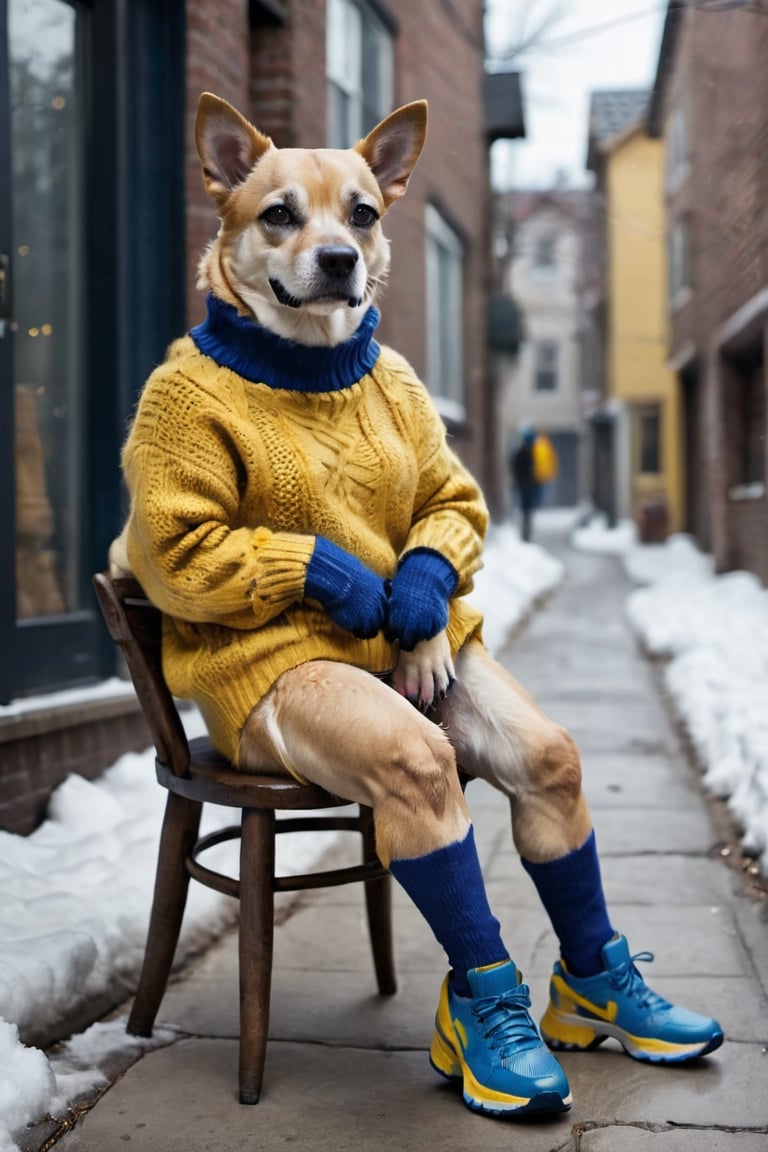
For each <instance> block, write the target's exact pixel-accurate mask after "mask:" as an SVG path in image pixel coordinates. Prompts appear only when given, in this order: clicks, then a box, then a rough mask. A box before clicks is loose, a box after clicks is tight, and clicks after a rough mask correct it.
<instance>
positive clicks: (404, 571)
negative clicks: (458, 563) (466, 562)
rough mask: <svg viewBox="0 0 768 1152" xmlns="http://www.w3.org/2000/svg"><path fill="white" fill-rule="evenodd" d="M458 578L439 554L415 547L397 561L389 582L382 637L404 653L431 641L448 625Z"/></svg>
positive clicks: (451, 567)
mask: <svg viewBox="0 0 768 1152" xmlns="http://www.w3.org/2000/svg"><path fill="white" fill-rule="evenodd" d="M458 582H459V575H458V573H457V571H456V569H455V568H454V567H453V565H452V564H451V563H449V561H448V560H446V559H445V557H444V556H442V555H441V554H440V553H439V552H433V551H432V550H431V549H429V548H414V549H413V551H412V552H406V554H405V556H404V557H403V558H402V560H401V561H400V564H399V567H398V569H397V574H396V575H395V578H394V580H393V581H392V591H391V593H390V596H389V608H388V611H387V625H386V628H385V635H386V637H387V639H388V640H390V641H391V640H398V641H399V642H400V647H401V648H403V649H404V650H405V651H406V652H412V651H413V649H414V648H415V647H416V645H417V644H419V643H420V642H421V641H422V640H431V639H432V637H433V636H436V635H437V633H438V632H442V630H443V628H445V626H446V625H447V623H448V601H449V600H450V598H451V596H452V595H453V593H454V591H455V589H456V585H457V584H458Z"/></svg>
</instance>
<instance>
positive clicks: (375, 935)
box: [360, 804, 397, 996]
mask: <svg viewBox="0 0 768 1152" xmlns="http://www.w3.org/2000/svg"><path fill="white" fill-rule="evenodd" d="M360 831H361V832H362V835H363V861H364V862H365V863H368V862H369V861H371V860H377V859H378V857H377V855H376V833H375V829H374V824H373V813H372V812H371V809H370V808H365V807H363V805H362V804H361V805H360ZM365 906H366V911H367V913H368V931H369V934H370V937H371V951H372V952H373V966H374V969H375V972H376V982H377V984H378V986H379V993H380V995H382V996H392V995H394V993H395V992H397V978H396V976H395V958H394V947H393V941H392V877H391V876H390V875H389V874H387V875H386V876H382V877H381V879H379V880H366V882H365Z"/></svg>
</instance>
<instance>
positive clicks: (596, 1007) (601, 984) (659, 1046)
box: [541, 936, 723, 1064]
mask: <svg viewBox="0 0 768 1152" xmlns="http://www.w3.org/2000/svg"><path fill="white" fill-rule="evenodd" d="M635 960H653V954H652V953H651V952H638V953H637V954H636V955H635V956H630V954H629V945H628V944H627V940H626V937H624V936H616V937H614V939H613V940H609V941H608V943H607V944H606V945H605V947H604V948H603V963H604V965H605V967H604V970H603V971H602V972H599V973H598V974H597V975H596V976H587V977H585V978H583V979H582V978H580V977H577V976H572V975H571V974H570V973H569V971H568V969H567V968H566V966H565V964H564V963H563V961H562V960H559V961H558V962H557V963H556V964H555V967H554V971H553V973H552V977H551V980H550V984H549V996H550V1000H549V1007H548V1008H547V1010H546V1012H545V1013H544V1015H543V1017H542V1019H541V1032H542V1035H543V1037H544V1039H545V1040H546V1042H547V1044H549V1046H550V1047H551V1048H557V1049H563V1048H564V1049H567V1050H568V1051H582V1052H583V1051H586V1049H588V1048H597V1046H598V1044H602V1042H603V1041H604V1040H606V1039H607V1038H608V1037H609V1036H613V1037H615V1038H616V1039H617V1040H618V1041H619V1043H620V1044H621V1045H622V1046H623V1048H624V1051H625V1052H627V1053H628V1054H629V1055H630V1056H633V1057H634V1058H635V1060H650V1061H651V1062H652V1063H654V1064H676V1063H680V1062H682V1061H683V1060H693V1059H694V1058H695V1057H697V1056H705V1055H706V1054H707V1053H708V1052H714V1050H715V1049H716V1048H719V1047H720V1045H721V1044H722V1042H723V1030H722V1028H721V1027H720V1025H719V1024H718V1023H717V1021H716V1020H710V1019H709V1018H708V1017H707V1016H698V1015H697V1014H696V1013H695V1012H689V1011H688V1010H687V1009H685V1008H676V1007H675V1005H674V1004H669V1003H668V1002H667V1001H666V1000H664V999H662V997H661V996H658V995H657V994H656V993H655V992H653V991H652V990H651V989H650V988H649V987H648V985H647V984H646V983H645V981H644V980H643V978H642V976H641V975H640V973H639V972H638V970H637V968H636V967H635V963H634V962H635Z"/></svg>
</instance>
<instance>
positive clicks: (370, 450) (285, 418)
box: [123, 313, 487, 760]
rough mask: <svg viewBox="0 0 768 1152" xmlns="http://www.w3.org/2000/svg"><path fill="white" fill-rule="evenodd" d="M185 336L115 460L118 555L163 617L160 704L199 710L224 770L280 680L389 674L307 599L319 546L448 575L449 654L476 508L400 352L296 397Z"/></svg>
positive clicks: (476, 555) (382, 569)
mask: <svg viewBox="0 0 768 1152" xmlns="http://www.w3.org/2000/svg"><path fill="white" fill-rule="evenodd" d="M374 316H375V313H374ZM197 331H198V330H193V333H192V334H191V336H185V337H183V338H182V339H180V340H177V341H176V342H175V343H174V344H173V345H171V347H170V349H169V351H168V355H167V359H166V361H165V362H164V363H163V364H162V365H161V366H160V367H159V368H157V369H156V370H155V371H154V372H153V374H152V376H151V377H150V378H149V380H148V382H147V385H146V387H145V389H144V392H143V394H142V397H141V400H140V403H139V406H138V409H137V413H136V416H135V420H134V423H133V426H132V429H131V431H130V434H129V436H128V440H127V442H126V444H125V447H124V450H123V468H124V473H125V479H126V482H127V485H128V489H129V492H130V496H131V510H130V516H129V520H128V525H127V530H126V545H127V552H128V559H129V561H130V565H131V568H132V570H133V572H134V573H135V575H136V577H137V578H138V579H139V580H140V581H141V583H142V585H143V586H144V589H145V590H146V592H147V594H148V596H149V597H150V599H151V600H152V601H153V602H154V603H155V604H156V605H157V606H158V607H159V608H160V609H161V611H162V612H163V614H164V632H163V663H164V669H165V674H166V677H167V681H168V684H169V687H170V689H171V691H172V692H173V693H174V694H175V695H177V696H180V697H186V698H191V699H192V700H194V701H195V702H196V703H197V704H198V706H199V708H200V711H201V713H202V715H203V717H204V719H205V721H206V724H207V726H208V730H209V732H210V736H211V739H212V741H213V743H214V744H215V745H216V746H217V747H218V748H219V749H220V750H221V751H222V752H223V753H225V754H226V755H227V756H229V757H230V758H231V759H232V760H235V758H236V754H237V746H238V742H239V737H240V732H241V730H242V727H243V724H244V723H245V720H246V719H247V717H248V715H249V713H250V711H251V709H252V708H253V707H254V706H255V704H256V703H257V702H258V701H259V700H260V699H261V697H262V696H263V695H264V694H265V693H266V692H267V691H268V690H269V688H270V687H271V685H272V684H274V682H275V681H276V679H277V678H278V677H279V676H280V675H281V673H283V672H285V671H286V670H287V669H289V668H292V667H295V666H296V665H298V664H302V663H304V662H306V661H308V660H313V659H319V658H324V659H330V660H339V661H345V662H347V663H351V664H354V665H357V666H359V667H361V668H366V669H368V670H370V671H371V672H373V673H377V674H381V673H385V672H387V671H389V670H390V669H391V668H392V667H393V665H394V660H395V653H394V651H393V647H392V645H391V644H390V643H388V642H387V640H386V639H385V638H384V636H383V635H382V634H381V633H380V634H379V635H377V636H376V637H374V638H373V639H372V640H360V639H356V638H355V637H354V636H353V635H351V633H349V632H346V631H344V630H343V629H342V628H340V627H338V626H337V625H336V624H334V622H333V621H332V620H331V619H330V617H329V616H327V615H326V613H325V612H324V611H323V610H322V609H321V607H320V606H319V605H317V604H316V603H315V602H313V601H309V600H304V582H305V577H306V571H307V565H308V563H309V561H310V559H311V557H312V552H313V549H314V546H315V536H316V535H321V536H325V537H327V538H328V539H330V540H332V541H333V542H334V543H335V544H337V545H339V546H340V547H342V548H345V549H346V550H347V551H348V552H351V553H353V554H354V555H355V556H356V557H357V558H358V559H359V560H361V561H362V562H363V563H364V564H366V565H367V566H368V567H369V568H370V569H372V570H373V571H375V572H377V573H379V574H380V575H381V576H382V577H392V576H393V575H394V573H395V571H396V568H397V563H398V559H399V557H400V556H402V554H403V553H404V552H407V551H409V550H410V549H412V548H417V547H427V548H430V549H433V550H436V551H438V552H440V553H442V555H443V556H444V557H445V558H446V559H447V560H449V561H450V563H451V564H452V565H453V566H454V568H455V569H456V571H457V572H458V574H459V583H458V586H457V589H456V593H455V595H454V598H453V599H452V601H451V604H450V622H449V626H448V634H449V638H450V642H451V645H452V648H453V649H454V651H456V650H458V648H460V647H461V645H462V644H463V643H464V642H465V641H466V640H467V638H468V637H469V636H470V635H471V634H472V633H474V632H478V631H479V628H480V624H481V617H480V614H479V612H478V611H477V610H476V609H475V608H474V607H473V606H471V605H470V604H469V603H468V602H467V601H466V600H464V599H462V597H463V596H464V595H465V594H466V593H467V592H468V591H469V590H470V589H471V586H472V576H473V574H474V572H476V571H477V569H478V567H479V566H480V554H481V549H482V541H483V537H484V534H485V530H486V527H487V512H486V508H485V504H484V502H483V498H482V495H481V493H480V490H479V488H478V486H477V484H476V483H475V481H474V480H473V479H472V477H471V476H470V474H469V473H468V472H467V471H466V469H465V468H464V467H463V466H462V464H461V463H460V462H459V460H458V458H457V457H456V455H455V454H454V453H453V452H452V451H451V449H450V448H449V447H448V445H447V443H446V437H445V429H444V427H443V424H442V421H441V420H440V418H439V416H438V414H437V412H436V411H435V409H434V407H433V405H432V402H431V400H430V398H429V395H428V393H427V391H426V389H425V388H424V386H423V385H422V384H421V383H420V381H419V380H418V379H417V377H416V376H415V374H414V372H413V370H412V368H411V367H410V366H409V365H408V364H407V362H406V361H405V360H404V359H403V358H402V357H401V356H399V355H398V354H397V353H395V352H393V351H392V350H390V349H387V348H382V349H380V350H379V348H378V345H375V343H372V344H371V347H372V348H373V349H374V350H375V353H377V354H378V356H377V358H376V359H375V363H373V365H372V367H371V368H370V371H368V372H366V373H365V374H363V375H362V376H361V377H360V378H359V379H356V380H355V381H354V382H352V383H349V384H346V383H344V382H343V381H342V386H338V381H337V382H336V385H335V386H333V387H330V388H328V389H324V388H323V385H322V383H321V384H320V385H319V386H318V390H310V391H304V390H301V389H300V388H298V387H297V388H290V387H288V388H286V387H275V386H274V385H270V384H266V383H263V382H260V381H259V382H253V380H248V379H246V378H245V377H244V376H243V375H240V374H239V372H235V371H233V370H232V369H230V368H228V367H225V366H223V365H222V364H220V363H217V362H216V360H215V359H213V358H212V357H211V356H209V355H204V354H203V353H202V352H201V351H200V348H199V346H198V344H200V343H203V342H202V341H201V340H199V341H198V342H197V343H196V342H195V340H194V339H193V337H194V336H195V333H196V332H197ZM312 351H313V352H314V351H315V350H312ZM370 358H371V359H374V357H373V356H371V357H370ZM251 375H253V373H251ZM281 383H285V381H284V380H281Z"/></svg>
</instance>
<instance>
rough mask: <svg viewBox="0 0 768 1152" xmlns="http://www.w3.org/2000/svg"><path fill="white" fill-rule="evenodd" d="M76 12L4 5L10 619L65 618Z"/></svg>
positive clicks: (74, 407)
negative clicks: (12, 519)
mask: <svg viewBox="0 0 768 1152" xmlns="http://www.w3.org/2000/svg"><path fill="white" fill-rule="evenodd" d="M78 19H79V12H78V8H77V6H72V5H70V4H66V3H62V2H61V0H35V3H34V4H33V3H29V2H25V0H10V5H9V9H8V45H9V58H10V68H9V77H10V97H11V101H10V102H11V125H10V127H11V184H12V188H11V205H12V225H11V232H12V238H13V239H12V254H11V255H12V261H13V284H14V317H15V321H16V333H15V340H14V397H15V462H16V614H17V617H18V618H20V619H29V618H32V617H41V616H52V615H58V614H60V613H63V612H72V611H75V610H76V609H78V608H79V607H80V606H81V605H80V601H79V597H80V594H81V590H82V587H83V581H82V578H81V577H82V573H81V572H80V570H79V558H80V556H81V548H80V538H81V523H80V514H81V509H82V501H81V498H80V493H81V480H82V477H81V461H82V450H81V445H80V433H81V428H82V414H81V397H82V389H83V385H84V380H85V371H84V363H83V339H82V336H83V288H84V263H85V262H84V246H83V227H82V222H83V182H82V171H83V168H82V162H81V155H80V148H79V140H80V128H81V125H82V109H81V107H80V98H79V93H78V86H77V83H76V75H75V53H76V45H77V40H78V36H77V24H78Z"/></svg>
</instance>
